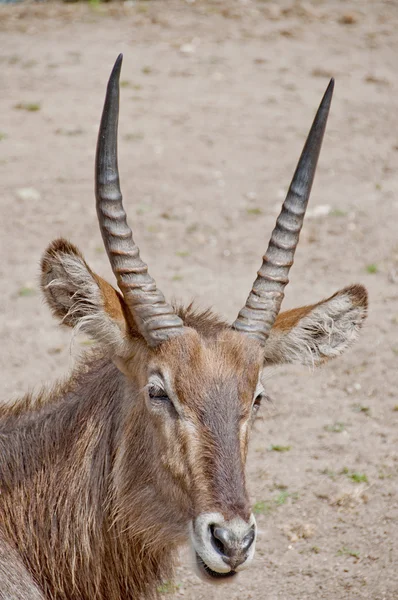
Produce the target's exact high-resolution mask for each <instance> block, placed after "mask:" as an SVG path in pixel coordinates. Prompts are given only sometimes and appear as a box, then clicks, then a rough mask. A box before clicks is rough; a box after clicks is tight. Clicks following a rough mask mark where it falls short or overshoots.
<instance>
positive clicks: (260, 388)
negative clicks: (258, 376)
mask: <svg viewBox="0 0 398 600" xmlns="http://www.w3.org/2000/svg"><path fill="white" fill-rule="evenodd" d="M261 394H265V389H264V386H263V384H262V383H261V381H259V382H258V383H257V386H256V391H255V392H254V396H253V400H255V399H256V398H257V397H258V396H260V395H261Z"/></svg>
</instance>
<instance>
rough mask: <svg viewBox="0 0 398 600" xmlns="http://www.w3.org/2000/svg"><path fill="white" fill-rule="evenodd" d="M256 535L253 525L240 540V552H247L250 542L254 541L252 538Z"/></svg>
mask: <svg viewBox="0 0 398 600" xmlns="http://www.w3.org/2000/svg"><path fill="white" fill-rule="evenodd" d="M255 537H256V531H255V528H254V526H253V527H252V528H251V529H250V531H249V533H247V534H246V535H245V537H244V538H243V540H242V546H241V548H242V552H247V551H248V550H249V548H250V546H251V545H252V543H253V542H254V538H255Z"/></svg>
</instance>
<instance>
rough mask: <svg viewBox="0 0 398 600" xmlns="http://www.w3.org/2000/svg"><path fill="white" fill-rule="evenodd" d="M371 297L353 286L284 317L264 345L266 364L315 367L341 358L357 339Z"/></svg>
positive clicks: (283, 314)
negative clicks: (294, 364) (337, 357)
mask: <svg viewBox="0 0 398 600" xmlns="http://www.w3.org/2000/svg"><path fill="white" fill-rule="evenodd" d="M367 306H368V294H367V291H366V289H365V288H364V287H363V286H362V285H353V286H350V287H347V288H344V289H343V290H340V291H339V292H336V294H334V296H331V297H330V298H328V299H327V300H322V301H321V302H319V303H318V304H313V305H312V306H303V307H301V308H295V309H293V310H288V311H286V312H283V313H281V314H280V315H279V316H278V318H277V320H276V321H275V325H274V327H273V328H272V330H271V334H270V336H269V338H268V340H267V343H266V345H265V364H266V365H267V364H281V363H293V362H295V363H301V364H303V365H310V366H316V365H319V364H321V363H323V362H325V361H327V360H328V359H330V358H335V357H336V356H339V355H340V354H342V353H343V352H344V351H345V350H346V349H347V348H348V347H349V346H351V344H352V343H353V342H354V341H355V340H356V339H357V337H358V334H359V330H360V328H361V327H362V325H363V322H364V319H365V318H366V314H367Z"/></svg>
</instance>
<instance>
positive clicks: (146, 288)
mask: <svg viewBox="0 0 398 600" xmlns="http://www.w3.org/2000/svg"><path fill="white" fill-rule="evenodd" d="M122 60H123V56H122V54H120V55H119V56H118V58H117V60H116V62H115V65H114V67H113V70H112V73H111V76H110V78H109V82H108V88H107V92H106V97H105V104H104V109H103V112H102V118H101V125H100V129H99V134H98V142H97V154H96V160H95V196H96V199H97V215H98V221H99V225H100V229H101V233H102V239H103V240H104V245H105V249H106V251H107V254H108V257H109V261H110V263H111V266H112V270H113V272H114V274H115V276H116V279H117V283H118V285H119V288H120V290H121V291H122V293H123V296H124V299H125V301H126V305H127V307H128V310H129V311H130V316H131V317H132V318H133V321H134V323H135V325H136V326H137V327H138V330H139V331H140V333H141V335H142V336H143V337H144V338H145V340H146V341H147V343H148V344H149V345H150V346H157V345H158V344H160V343H162V342H164V341H165V340H167V339H169V338H170V337H173V336H175V335H179V334H180V333H182V332H183V322H182V320H181V319H180V317H178V316H177V315H176V314H175V313H174V311H173V309H172V307H171V306H170V305H169V304H167V303H166V301H165V299H164V296H163V294H162V292H161V291H160V290H158V289H157V287H156V283H155V281H154V280H153V279H152V277H151V276H150V275H149V273H148V267H147V265H146V264H145V263H144V262H143V261H142V260H141V258H140V251H139V249H138V247H137V246H136V244H135V242H134V240H133V235H132V231H131V229H130V227H129V226H128V224H127V221H126V213H125V211H124V208H123V203H122V194H121V191H120V184H119V171H118V163H117V130H118V120H119V78H120V70H121V66H122Z"/></svg>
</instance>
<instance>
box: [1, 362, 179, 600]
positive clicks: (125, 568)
mask: <svg viewBox="0 0 398 600" xmlns="http://www.w3.org/2000/svg"><path fill="white" fill-rule="evenodd" d="M82 389H84V393H82V392H81V391H80V393H79V390H82ZM136 395H137V392H136V391H135V390H134V389H133V387H132V385H131V384H129V383H128V382H127V380H126V378H125V377H124V376H123V375H122V374H121V373H120V372H119V371H118V370H117V369H116V367H114V365H113V364H112V363H111V362H110V361H109V360H107V359H98V358H97V359H95V360H93V361H92V362H91V364H89V366H88V367H87V366H86V367H85V369H84V371H83V372H80V373H76V374H75V376H72V378H71V380H70V382H68V384H67V385H66V386H65V387H63V388H59V389H57V390H55V391H54V393H53V394H51V395H50V396H46V397H44V396H42V397H38V398H36V399H35V400H32V399H31V398H29V397H27V398H25V399H23V400H21V401H20V402H18V403H16V404H15V405H14V406H13V407H11V408H10V407H8V408H2V409H1V410H0V513H1V514H2V519H1V521H0V537H3V538H4V539H5V540H7V542H8V543H9V544H10V545H11V546H12V547H14V548H16V549H17V551H18V554H19V555H20V556H21V557H22V560H23V562H24V563H25V565H26V566H27V567H28V569H29V571H30V573H31V574H32V576H33V578H34V580H35V581H37V583H38V585H39V586H40V588H41V589H42V590H43V591H44V593H45V595H46V597H48V598H51V599H52V600H67V599H68V600H85V599H87V600H88V599H90V600H92V599H93V598H96V599H98V600H105V599H107V600H113V599H115V600H116V599H118V600H119V599H120V600H122V599H123V600H126V599H128V598H142V597H145V598H154V597H156V595H157V594H156V588H157V587H158V586H159V584H160V583H161V582H162V581H164V580H166V579H169V578H170V577H171V576H172V571H173V562H174V559H175V553H176V549H177V546H178V545H179V544H181V543H182V542H184V541H185V538H186V523H187V521H188V519H189V505H188V502H187V500H186V499H185V498H181V497H178V495H177V494H176V495H175V497H173V501H171V500H170V498H168V501H167V502H165V500H166V498H165V496H164V494H165V490H167V491H168V494H169V495H170V493H173V492H174V488H173V482H170V481H168V479H167V477H168V476H167V474H166V473H164V472H156V468H158V469H159V467H156V465H157V464H158V461H156V460H155V459H154V457H155V455H154V453H155V452H156V450H157V449H156V443H155V436H154V432H153V431H151V429H150V427H151V426H150V425H149V424H148V423H147V422H145V421H144V419H143V417H142V415H141V414H140V411H139V405H138V403H137V404H135V397H136ZM134 413H135V414H134ZM127 416H128V418H127ZM129 440H130V441H132V442H133V443H129ZM143 447H145V452H143V451H142V448H143ZM166 505H167V511H166V509H165V506H166ZM173 506H174V507H175V509H174V510H173ZM134 507H137V508H135V512H133V511H134Z"/></svg>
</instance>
